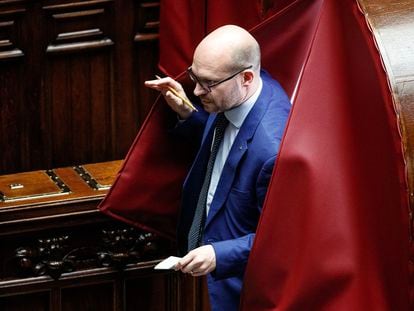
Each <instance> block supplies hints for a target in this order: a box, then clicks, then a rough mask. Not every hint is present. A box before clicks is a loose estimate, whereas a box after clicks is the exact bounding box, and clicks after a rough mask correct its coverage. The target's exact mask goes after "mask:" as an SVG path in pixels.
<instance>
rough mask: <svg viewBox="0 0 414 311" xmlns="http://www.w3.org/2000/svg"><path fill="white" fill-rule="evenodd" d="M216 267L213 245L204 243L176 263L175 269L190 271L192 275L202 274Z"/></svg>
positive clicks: (184, 271)
mask: <svg viewBox="0 0 414 311" xmlns="http://www.w3.org/2000/svg"><path fill="white" fill-rule="evenodd" d="M215 268H216V253H215V252H214V248H213V246H211V245H204V246H201V247H198V248H196V249H193V250H192V251H190V252H189V253H188V254H187V255H185V256H184V257H183V258H182V259H181V260H180V261H179V262H178V263H177V264H176V265H175V268H174V269H175V270H176V271H178V270H181V271H182V272H183V273H190V274H191V275H192V276H202V275H206V274H208V273H210V272H211V271H213V270H214V269H215Z"/></svg>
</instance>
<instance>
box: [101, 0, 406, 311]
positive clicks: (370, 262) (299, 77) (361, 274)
mask: <svg viewBox="0 0 414 311" xmlns="http://www.w3.org/2000/svg"><path fill="white" fill-rule="evenodd" d="M227 23H233V24H238V25H240V26H243V27H245V28H247V29H249V28H251V29H252V33H253V34H254V36H255V37H256V38H257V39H258V41H259V42H260V44H261V46H262V54H263V67H264V68H266V69H267V70H268V71H269V72H270V73H271V74H272V75H274V76H275V77H276V78H277V79H278V80H279V81H280V82H281V84H282V85H283V86H284V87H285V89H286V91H287V92H288V94H289V95H290V96H291V98H292V101H293V103H294V106H293V109H292V113H291V117H290V120H289V124H288V127H287V131H286V134H285V138H284V140H283V143H282V146H281V150H280V155H279V160H278V162H277V164H276V169H275V171H274V174H273V178H272V181H271V184H270V187H269V192H268V196H267V198H266V202H265V206H264V210H263V213H262V217H261V220H260V223H259V227H258V230H257V235H256V239H255V243H254V246H253V249H252V253H251V256H250V259H249V263H248V267H247V271H246V276H245V285H244V288H243V295H242V310H245V311H247V310H249V311H250V310H255V311H256V310H258V311H261V310H263V311H265V310H278V311H279V310H280V311H281V310H300V311H302V310H318V311H319V310H335V311H337V310H376V311H377V310H409V305H408V303H409V302H408V300H409V299H408V290H409V285H408V277H409V276H408V275H409V273H408V262H409V258H408V246H409V241H408V237H409V233H408V227H409V226H408V200H407V185H406V181H405V172H404V162H403V156H402V152H401V137H400V135H399V131H398V128H397V120H396V113H395V111H394V110H393V103H392V98H391V93H390V90H389V88H388V85H387V80H386V74H385V72H384V70H383V68H382V66H381V60H380V55H379V53H378V51H377V50H376V48H375V44H374V40H373V35H372V33H370V31H369V29H368V27H367V25H366V23H365V20H364V17H363V15H362V14H361V13H360V11H359V10H358V7H357V4H356V1H355V0H343V1H332V0H312V1H310V0H296V1H293V0H285V1H264V0H262V1H252V0H238V1H236V0H228V1H219V0H206V1H188V0H185V1H184V0H162V1H161V29H160V47H161V49H160V57H161V58H160V68H161V69H162V70H163V71H164V72H165V74H168V75H170V76H173V77H176V76H178V75H179V74H180V73H182V72H183V71H184V70H185V69H186V68H187V66H189V65H190V64H191V60H192V59H191V58H192V53H193V49H194V47H195V46H196V44H197V43H198V42H199V41H200V40H201V38H202V37H203V36H204V35H205V34H206V33H208V32H209V31H211V30H212V29H214V28H216V27H217V26H220V25H223V24H227ZM190 92H191V90H190V91H189V93H190ZM174 120H175V119H174V116H173V115H172V114H171V113H170V111H168V109H167V108H166V105H165V104H164V103H163V102H162V100H159V101H158V102H156V103H155V105H154V107H153V109H152V111H151V112H150V114H149V115H148V117H147V119H146V121H145V123H144V125H143V127H142V128H141V130H140V132H139V134H138V136H137V138H136V140H135V142H134V144H133V146H132V147H131V149H130V152H129V153H128V155H127V157H126V159H125V162H124V166H123V168H122V169H121V171H120V173H119V175H118V177H117V179H116V181H115V183H114V185H113V187H112V188H111V190H110V192H109V193H108V195H107V196H106V198H105V199H104V201H103V202H102V204H101V205H100V207H99V208H100V209H101V210H102V211H103V212H105V213H106V214H109V215H111V216H113V217H115V218H117V219H120V220H123V221H126V222H128V223H130V224H133V225H135V226H137V227H140V228H143V229H146V230H149V231H152V232H156V233H158V234H160V235H163V236H165V237H168V238H171V239H173V238H174V235H175V224H176V215H177V209H178V206H179V201H180V191H181V184H182V181H183V179H184V176H185V174H186V171H187V169H188V167H189V164H190V162H191V158H192V156H193V150H190V149H189V148H188V146H186V145H185V144H183V143H182V142H177V141H172V140H170V139H169V138H168V136H167V135H166V132H167V129H168V125H169V124H170V122H174Z"/></svg>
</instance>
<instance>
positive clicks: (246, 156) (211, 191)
mask: <svg viewBox="0 0 414 311" xmlns="http://www.w3.org/2000/svg"><path fill="white" fill-rule="evenodd" d="M187 72H188V75H189V76H190V78H191V79H192V81H193V82H194V84H195V85H194V91H193V92H194V95H196V96H197V97H198V98H199V99H200V102H199V104H198V105H197V109H198V111H195V110H194V109H192V108H191V107H190V106H188V105H187V104H185V102H184V101H183V100H182V98H180V97H183V98H186V99H188V98H187V95H186V93H185V91H184V89H183V87H182V85H181V84H180V83H178V82H177V81H174V80H173V79H171V78H169V77H167V78H163V79H159V80H151V81H146V82H145V85H146V86H148V87H150V88H153V89H156V90H159V91H160V92H161V93H162V94H163V95H164V97H165V99H166V101H167V103H168V105H169V106H170V107H171V108H172V109H173V110H174V111H175V112H176V113H177V114H178V116H179V118H180V119H181V120H182V121H180V122H179V124H178V125H177V127H176V129H175V131H176V132H177V133H184V132H186V133H190V135H193V137H192V139H197V140H198V141H200V149H199V152H198V154H197V156H196V158H195V160H194V162H193V165H192V167H191V169H190V171H189V173H188V175H187V178H186V180H185V182H184V185H183V193H182V205H181V211H180V220H179V225H178V230H177V233H178V246H179V252H180V253H181V255H183V256H184V257H183V258H182V259H181V260H180V261H179V262H178V264H177V265H176V267H175V268H176V270H181V271H182V272H183V273H190V274H191V275H193V276H202V275H207V281H208V291H209V297H210V305H211V309H212V310H225V311H230V310H238V306H239V300H240V292H241V287H242V281H243V275H244V271H245V267H246V264H247V260H248V257H249V253H250V250H251V247H252V244H253V240H254V236H255V231H256V227H257V224H258V221H259V217H260V213H261V209H262V205H263V202H264V198H265V195H266V191H267V187H268V184H269V180H270V177H271V174H272V170H273V167H274V163H275V160H276V156H277V153H278V149H279V144H280V141H281V139H282V136H283V131H284V128H285V124H286V120H287V117H288V114H289V111H290V107H291V105H290V102H289V99H288V97H287V96H286V94H285V92H284V91H283V90H282V88H281V87H280V85H279V83H278V82H277V81H275V80H274V79H272V78H271V77H270V76H269V75H268V74H267V73H266V72H265V71H263V70H261V68H260V47H259V44H258V43H257V41H256V40H255V39H254V37H252V36H251V35H250V34H249V33H248V32H247V31H246V30H244V29H243V28H240V27H238V26H235V25H226V26H223V27H220V28H218V29H216V30H214V31H213V32H211V33H210V34H209V35H208V36H206V37H205V38H204V39H203V40H202V41H201V42H200V44H199V45H198V46H197V48H196V50H195V52H194V56H193V62H192V64H191V67H189V68H188V69H187ZM170 88H173V89H174V90H175V91H176V92H178V94H179V95H180V97H179V96H177V95H176V94H174V92H171V90H170ZM220 115H221V116H222V115H224V116H225V119H226V120H228V125H227V126H226V127H225V129H224V137H223V139H222V141H221V142H220V144H219V147H218V151H217V156H216V157H215V160H214V161H213V164H212V173H211V177H210V176H207V178H206V176H205V175H206V171H208V168H207V166H208V162H209V158H210V153H213V152H212V149H213V148H214V147H213V146H212V145H213V143H212V142H213V141H214V139H215V138H214V137H215V136H218V133H216V131H218V129H216V128H215V126H216V122H217V120H218V119H219V116H220ZM220 118H221V117H220ZM220 122H221V121H220ZM226 124H227V123H226ZM187 135H188V134H187ZM214 153H216V152H215V151H214ZM207 175H209V174H207ZM203 184H206V185H207V187H205V186H203ZM204 189H205V190H206V191H204ZM207 189H208V190H207ZM203 191H204V192H205V193H206V194H205V195H204V194H202V193H203ZM200 210H201V211H202V212H201V215H202V216H203V218H202V220H201V231H200V237H199V238H198V240H196V242H195V244H194V238H193V236H194V235H193V233H194V231H197V230H198V229H196V230H194V228H197V215H200Z"/></svg>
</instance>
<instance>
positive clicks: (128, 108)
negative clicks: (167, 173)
mask: <svg viewBox="0 0 414 311" xmlns="http://www.w3.org/2000/svg"><path fill="white" fill-rule="evenodd" d="M158 16H159V2H158V1H144V0H142V1H136V0H135V1H134V0H128V1H122V0H92V1H77V0H48V1H40V0H39V1H24V0H22V1H9V0H0V146H1V150H2V152H1V153H0V174H7V173H14V172H22V171H29V170H34V169H47V168H52V167H59V166H66V165H74V164H81V163H93V162H101V161H108V160H115V159H121V158H123V157H124V156H125V155H126V152H127V151H128V149H129V147H130V145H131V143H132V141H133V139H134V137H135V135H136V134H137V131H138V129H139V127H140V125H141V123H142V121H143V120H144V118H145V116H146V114H147V112H148V109H149V107H150V106H151V104H152V102H153V101H154V99H155V96H156V93H155V92H151V91H150V90H148V89H146V88H145V87H144V85H143V83H144V81H145V80H146V79H148V78H150V77H153V76H154V74H155V72H156V65H157V60H158V24H159V23H158Z"/></svg>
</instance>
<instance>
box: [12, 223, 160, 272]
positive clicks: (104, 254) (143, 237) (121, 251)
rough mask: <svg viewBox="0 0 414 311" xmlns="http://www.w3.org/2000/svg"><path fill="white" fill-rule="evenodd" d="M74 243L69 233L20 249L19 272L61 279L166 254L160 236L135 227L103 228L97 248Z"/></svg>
mask: <svg viewBox="0 0 414 311" xmlns="http://www.w3.org/2000/svg"><path fill="white" fill-rule="evenodd" d="M73 244H74V243H73V237H72V236H71V235H69V234H68V235H60V236H49V237H45V238H39V239H36V240H35V241H33V243H32V245H30V246H21V247H18V248H16V250H15V252H14V260H15V263H16V266H17V269H18V271H19V273H20V274H21V275H22V276H24V277H31V276H44V275H49V276H51V277H52V278H53V279H55V280H57V279H59V278H60V276H61V275H62V274H63V273H68V272H73V271H80V270H85V269H93V268H101V267H114V268H117V269H124V268H125V267H126V266H127V265H128V264H136V263H138V262H140V261H145V260H152V259H155V258H157V257H160V256H161V252H162V251H166V249H165V248H164V247H162V246H164V244H165V242H163V241H162V240H161V239H160V238H159V237H157V236H156V235H154V234H152V233H148V232H142V231H139V230H137V229H135V228H131V227H128V228H126V227H123V228H115V229H113V228H109V229H102V230H101V232H100V237H99V240H98V242H97V244H96V245H86V244H85V245H77V246H76V247H75V246H74V245H73Z"/></svg>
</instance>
